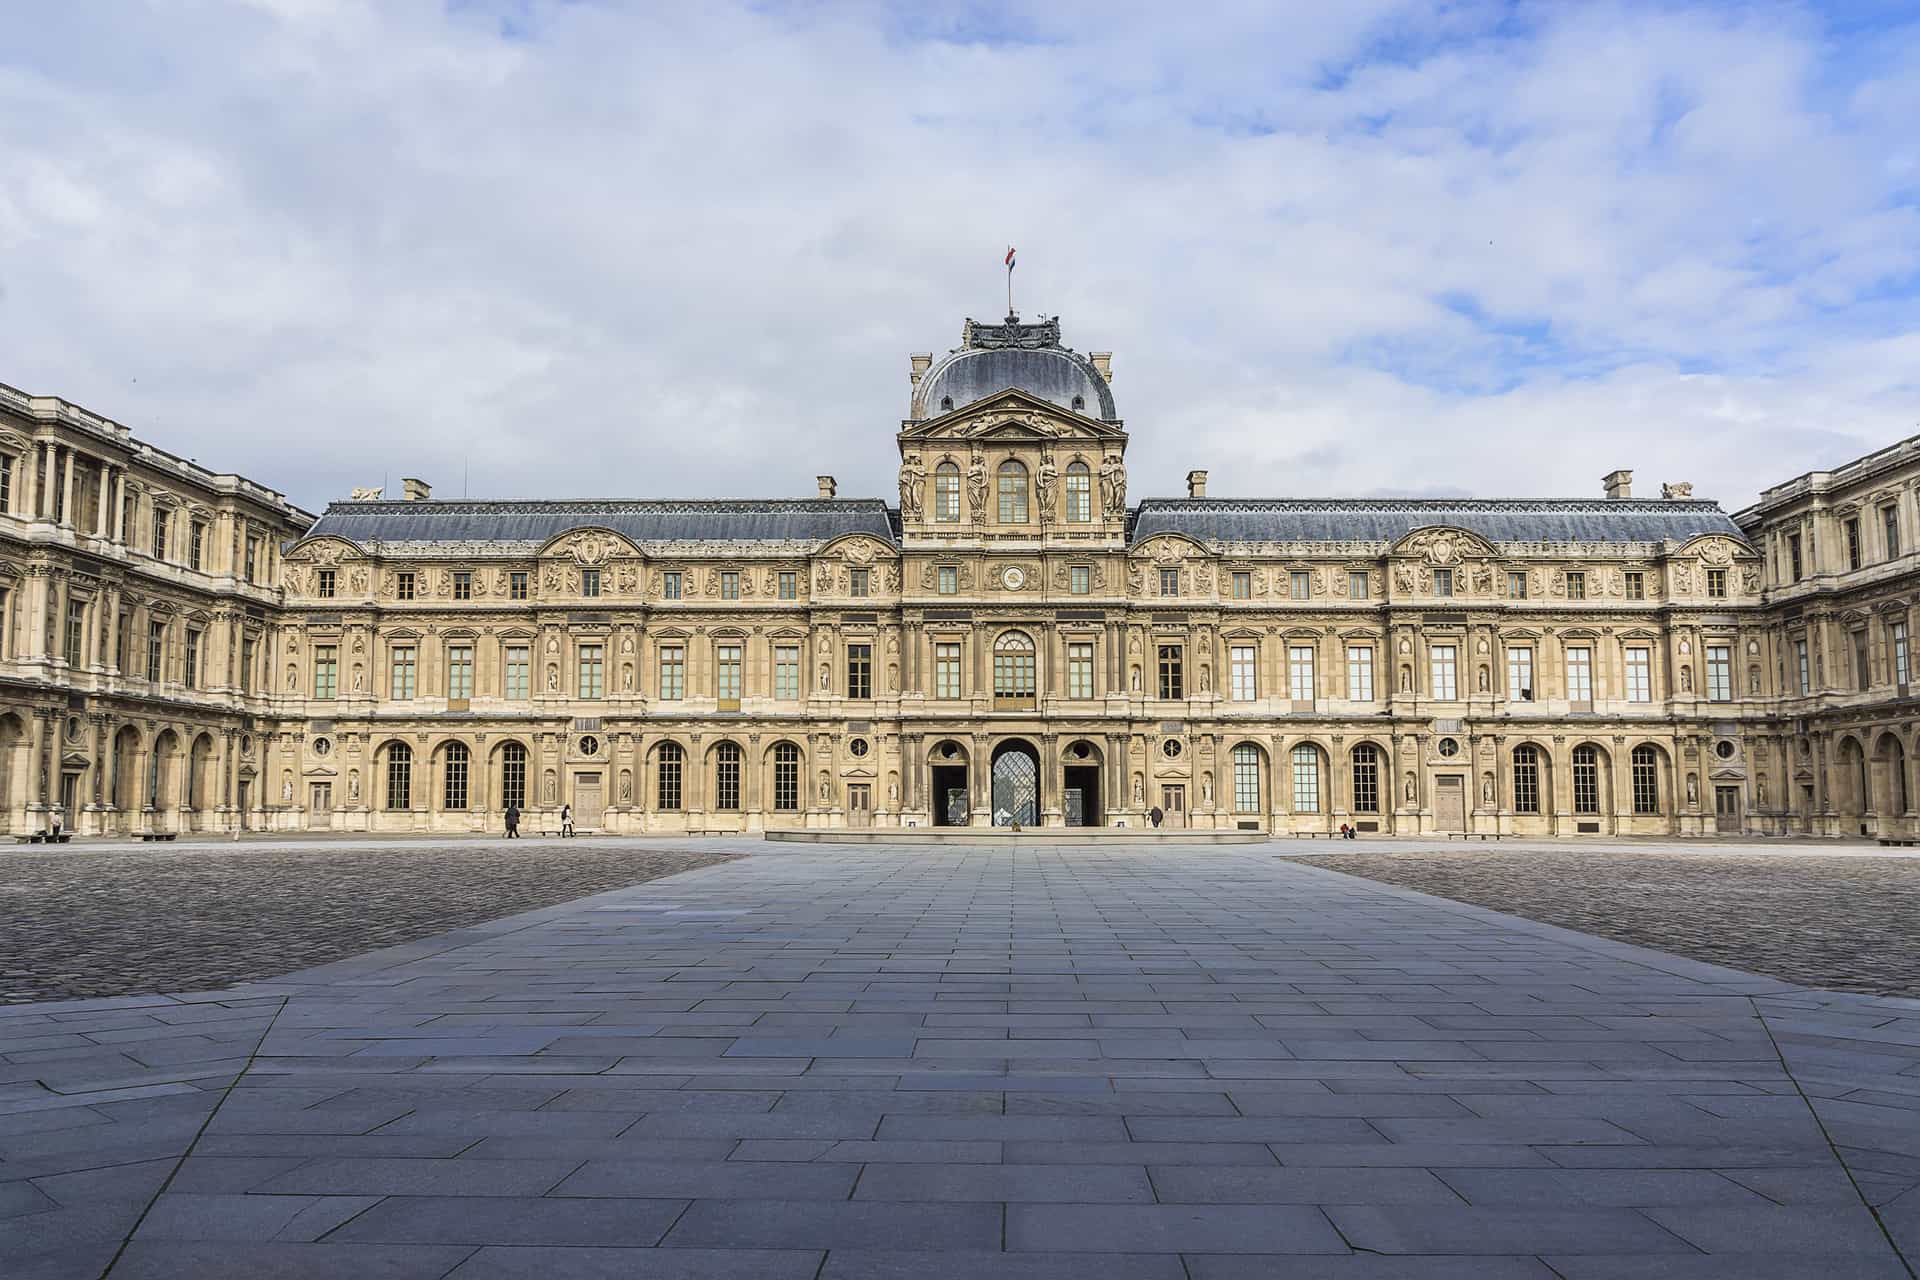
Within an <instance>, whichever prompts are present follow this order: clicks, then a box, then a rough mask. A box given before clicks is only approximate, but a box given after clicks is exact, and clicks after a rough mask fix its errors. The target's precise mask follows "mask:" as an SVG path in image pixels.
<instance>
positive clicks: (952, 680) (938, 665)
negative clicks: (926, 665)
mask: <svg viewBox="0 0 1920 1280" xmlns="http://www.w3.org/2000/svg"><path fill="white" fill-rule="evenodd" d="M933 696H934V697H936V698H957V697H959V696H960V646H959V645H957V644H936V645H934V646H933Z"/></svg>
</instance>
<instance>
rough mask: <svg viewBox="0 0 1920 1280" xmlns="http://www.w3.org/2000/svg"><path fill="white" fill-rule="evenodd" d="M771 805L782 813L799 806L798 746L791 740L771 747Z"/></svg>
mask: <svg viewBox="0 0 1920 1280" xmlns="http://www.w3.org/2000/svg"><path fill="white" fill-rule="evenodd" d="M773 807H774V808H775V809H778V810H779V811H780V812H782V813H793V812H795V811H797V810H798V809H799V808H800V748H798V747H796V746H794V745H793V744H792V743H791V742H782V743H780V744H779V745H778V746H776V747H774V749H773Z"/></svg>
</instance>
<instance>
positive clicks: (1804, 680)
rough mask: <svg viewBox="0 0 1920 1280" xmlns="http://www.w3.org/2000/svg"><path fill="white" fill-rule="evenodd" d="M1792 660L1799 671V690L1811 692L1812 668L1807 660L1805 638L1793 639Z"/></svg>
mask: <svg viewBox="0 0 1920 1280" xmlns="http://www.w3.org/2000/svg"><path fill="white" fill-rule="evenodd" d="M1793 661H1794V665H1795V667H1796V669H1797V670H1798V672H1799V677H1800V679H1799V684H1800V692H1801V693H1811V692H1813V668H1812V667H1811V666H1810V665H1809V664H1808V662H1807V642H1806V641H1805V640H1795V641H1794V642H1793Z"/></svg>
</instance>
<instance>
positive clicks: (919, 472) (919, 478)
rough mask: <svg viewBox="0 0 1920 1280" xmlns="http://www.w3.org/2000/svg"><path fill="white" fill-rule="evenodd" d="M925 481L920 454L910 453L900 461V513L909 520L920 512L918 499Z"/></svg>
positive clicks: (925, 470) (924, 470) (924, 471)
mask: <svg viewBox="0 0 1920 1280" xmlns="http://www.w3.org/2000/svg"><path fill="white" fill-rule="evenodd" d="M926 481H927V469H926V468H925V467H923V466H921V465H920V455H919V454H917V453H910V454H908V455H907V456H906V457H905V458H903V459H902V460H901V462H900V514H901V515H903V516H905V517H906V518H907V519H909V520H911V519H913V518H914V517H916V516H918V515H919V514H920V499H921V495H922V493H923V491H924V488H925V485H926Z"/></svg>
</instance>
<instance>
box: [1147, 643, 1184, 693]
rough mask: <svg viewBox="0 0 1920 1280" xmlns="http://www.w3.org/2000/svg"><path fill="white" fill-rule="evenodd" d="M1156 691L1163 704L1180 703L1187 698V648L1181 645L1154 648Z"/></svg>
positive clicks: (1156, 646) (1164, 645)
mask: <svg viewBox="0 0 1920 1280" xmlns="http://www.w3.org/2000/svg"><path fill="white" fill-rule="evenodd" d="M1154 674H1155V677H1156V679H1155V683H1154V689H1155V691H1156V692H1157V693H1158V694H1159V695H1160V701H1162V702H1178V701H1181V700H1183V699H1184V698H1185V697H1186V696H1187V693H1186V689H1187V671H1186V647H1185V646H1184V645H1180V644H1171V643H1170V644H1156V645H1155V646H1154Z"/></svg>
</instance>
